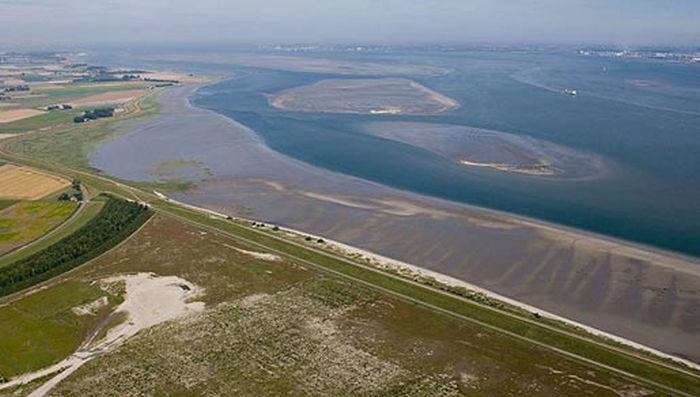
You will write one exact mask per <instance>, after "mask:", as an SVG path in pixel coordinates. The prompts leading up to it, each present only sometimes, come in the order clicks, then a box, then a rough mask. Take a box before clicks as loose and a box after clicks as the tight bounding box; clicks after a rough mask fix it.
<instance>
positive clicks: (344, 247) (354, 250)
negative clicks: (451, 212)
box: [153, 190, 700, 371]
mask: <svg viewBox="0 0 700 397" xmlns="http://www.w3.org/2000/svg"><path fill="white" fill-rule="evenodd" d="M153 194H155V195H156V196H157V197H158V198H160V199H161V200H164V201H166V202H170V203H173V204H177V205H180V206H183V207H185V208H188V209H191V210H194V211H198V212H201V213H205V214H208V215H209V216H210V217H213V218H218V219H221V220H234V221H240V222H248V223H251V222H259V223H264V222H261V221H258V220H255V219H249V218H244V217H240V216H234V215H227V214H224V213H221V212H218V211H214V210H211V209H208V208H205V207H199V206H196V205H193V204H188V203H185V202H183V201H179V200H175V199H172V198H170V197H168V196H167V195H165V194H163V193H160V192H158V191H155V190H154V191H153ZM229 218H230V219H229ZM275 226H277V225H275ZM277 227H279V230H280V231H282V232H285V233H288V234H292V235H293V236H296V237H301V238H303V237H306V236H309V237H311V238H313V239H323V240H324V241H325V242H326V243H327V244H329V245H331V246H334V247H336V248H340V250H341V251H342V252H345V253H348V254H359V255H361V256H362V257H364V258H366V259H369V260H370V261H372V260H374V261H376V262H379V264H380V266H376V265H371V264H370V266H372V267H375V268H379V269H380V270H384V269H382V267H381V266H382V265H384V266H386V267H387V268H389V269H392V268H393V269H394V270H408V271H409V272H412V273H413V274H414V275H417V276H422V277H427V278H432V279H434V280H436V281H438V282H440V283H442V284H444V285H446V286H450V287H458V288H465V289H467V290H469V291H473V292H476V293H480V294H483V295H484V296H486V297H488V298H491V299H495V300H497V301H501V302H503V303H506V304H508V305H511V306H514V307H517V308H519V309H522V310H525V311H528V312H532V313H538V314H539V315H541V316H542V317H545V318H548V319H550V320H555V321H559V322H562V323H564V324H566V325H569V326H573V327H575V328H578V329H581V330H583V331H585V332H586V333H589V334H591V335H593V336H597V337H602V338H605V339H609V340H611V341H614V342H617V343H620V344H622V345H625V346H627V347H631V348H634V349H638V350H641V351H644V352H646V353H651V354H653V355H655V356H657V357H659V358H663V359H668V360H672V361H674V362H676V363H678V364H683V365H685V366H687V367H689V368H692V369H695V370H699V371H700V363H696V362H694V361H690V360H687V359H684V358H682V357H678V356H675V355H672V354H669V353H664V352H662V351H660V350H657V349H655V348H653V347H650V346H646V345H644V344H642V343H639V342H635V341H632V340H629V339H627V338H624V337H622V336H619V335H615V334H612V333H609V332H606V331H603V330H600V329H598V328H595V327H592V326H589V325H585V324H582V323H580V322H577V321H574V320H571V319H568V318H566V317H563V316H560V315H557V314H554V313H551V312H548V311H546V310H543V309H540V308H538V307H535V306H532V305H530V304H527V303H524V302H521V301H518V300H516V299H512V298H509V297H507V296H504V295H501V294H498V293H496V292H493V291H491V290H489V289H486V288H483V287H479V286H477V285H474V284H471V283H469V282H467V281H464V280H460V279H457V278H455V277H452V276H449V275H446V274H442V273H439V272H436V271H433V270H429V269H424V268H422V267H420V266H416V265H412V264H410V263H407V262H403V261H399V260H396V259H392V258H388V257H386V256H383V255H380V254H376V253H374V252H371V251H368V250H366V249H362V248H358V247H353V246H351V245H348V244H345V243H342V242H339V241H336V240H333V239H329V238H327V237H325V236H320V235H315V234H312V233H307V232H304V231H301V230H297V229H293V228H290V227H287V226H277ZM323 251H325V250H323ZM399 277H401V278H406V279H408V277H406V276H405V275H400V276H399ZM421 284H422V283H421ZM451 295H454V296H458V295H456V294H451Z"/></svg>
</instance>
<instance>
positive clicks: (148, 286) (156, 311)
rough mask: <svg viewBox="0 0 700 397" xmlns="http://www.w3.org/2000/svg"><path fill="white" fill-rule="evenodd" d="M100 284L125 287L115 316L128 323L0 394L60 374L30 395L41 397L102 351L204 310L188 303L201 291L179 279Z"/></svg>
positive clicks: (131, 278)
mask: <svg viewBox="0 0 700 397" xmlns="http://www.w3.org/2000/svg"><path fill="white" fill-rule="evenodd" d="M103 281H104V282H108V283H109V282H119V281H124V283H125V284H126V296H125V298H124V302H122V304H121V305H119V307H117V309H116V310H115V312H124V313H126V314H127V320H126V321H125V322H123V323H122V324H119V325H117V326H116V327H114V328H112V329H110V330H109V331H108V332H107V335H106V336H105V337H104V338H103V339H101V340H99V341H97V342H94V343H90V338H88V340H87V343H86V346H83V347H81V348H80V349H78V351H76V352H75V353H73V354H72V355H71V356H70V357H68V358H66V359H65V360H63V361H61V362H59V363H57V364H54V365H52V366H50V367H47V368H44V369H41V370H39V371H36V372H31V373H28V374H24V375H21V376H19V377H17V378H14V379H12V380H10V381H9V382H6V383H3V384H0V390H2V389H6V388H10V387H14V386H18V385H21V384H25V383H28V382H31V381H33V380H36V379H39V378H41V377H44V376H47V375H50V374H52V373H55V372H58V371H62V372H61V373H59V374H58V375H56V376H54V377H53V378H51V379H49V380H48V381H47V382H46V383H44V384H43V385H41V386H40V387H39V388H38V389H36V390H34V391H33V392H32V393H31V394H30V395H29V396H31V397H40V396H43V395H45V394H46V393H47V392H49V391H50V390H51V389H52V388H53V387H54V386H56V385H57V384H58V383H59V382H60V381H61V380H63V379H65V378H66V377H68V376H69V375H70V374H72V373H73V372H75V371H76V370H77V369H78V368H80V367H81V366H82V365H83V364H85V363H86V362H88V361H90V360H91V359H93V358H95V357H97V356H99V355H100V354H102V353H104V352H105V351H108V350H110V349H114V348H116V347H117V346H119V345H120V344H122V343H124V342H125V341H126V340H127V339H128V338H130V337H132V336H134V335H136V334H137V333H138V332H139V331H141V330H142V329H146V328H149V327H152V326H154V325H156V324H160V323H162V322H165V321H169V320H174V319H176V318H178V317H182V316H185V315H187V314H191V313H196V312H199V311H202V310H203V309H204V303H203V302H189V301H190V300H191V299H193V298H196V297H197V296H200V295H201V294H202V289H201V288H199V287H197V286H195V285H193V284H191V283H189V282H187V281H185V280H183V279H181V278H179V277H175V276H166V277H158V276H156V275H154V274H152V273H138V274H133V275H126V276H119V277H113V278H109V279H106V280H103ZM96 333H97V332H96ZM96 333H95V334H96ZM93 335H94V334H93Z"/></svg>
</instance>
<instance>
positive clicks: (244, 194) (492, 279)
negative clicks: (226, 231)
mask: <svg viewBox="0 0 700 397" xmlns="http://www.w3.org/2000/svg"><path fill="white" fill-rule="evenodd" d="M194 88H195V86H191V85H190V86H183V87H176V88H172V89H170V90H167V91H165V92H164V94H163V97H162V102H163V106H164V111H163V113H162V114H161V115H159V116H156V117H155V118H153V119H150V120H139V121H138V122H136V123H134V124H133V125H131V126H130V128H131V132H130V133H127V134H124V135H121V136H119V137H118V138H116V139H115V140H112V141H108V142H106V143H104V144H103V145H101V146H100V147H99V148H98V149H97V150H96V151H95V152H94V153H93V156H92V165H93V166H94V167H96V168H99V169H102V170H104V171H106V172H108V173H109V174H111V175H114V176H117V177H120V178H125V179H132V180H149V179H150V178H151V175H150V172H151V170H152V169H153V166H154V165H156V164H159V163H163V162H166V161H169V160H173V159H187V160H188V161H193V162H197V163H198V164H200V163H201V164H202V165H203V166H206V167H207V169H208V170H209V173H210V175H208V176H207V177H206V178H204V179H202V180H200V181H198V183H197V187H196V188H195V189H193V190H190V191H187V192H183V193H179V194H177V195H175V196H174V198H176V199H178V200H182V201H185V202H188V203H191V204H195V205H201V206H204V207H207V208H211V209H214V210H217V211H222V212H226V213H230V214H232V215H238V216H243V217H249V218H254V219H258V220H261V221H264V222H268V223H274V224H280V225H285V226H289V227H292V228H295V229H299V230H303V231H306V232H308V233H314V234H318V235H324V236H328V237H330V238H333V239H334V240H337V241H341V242H344V243H347V244H350V245H354V246H357V247H360V248H363V249H367V250H369V251H372V252H376V253H378V254H381V255H385V256H388V257H392V258H396V259H398V260H403V261H405V262H408V263H411V264H415V265H418V266H421V267H424V268H427V269H431V270H435V271H438V272H440V273H444V274H447V275H451V276H454V277H456V278H459V279H463V280H467V281H469V282H471V283H473V284H476V285H479V286H481V287H484V288H487V289H490V290H492V291H494V292H497V293H500V294H502V295H505V296H508V297H511V298H514V299H517V300H520V301H523V302H525V303H528V304H531V305H533V306H536V307H540V308H542V309H544V310H547V311H550V312H553V313H555V314H559V315H562V316H564V317H568V318H571V319H573V320H576V321H579V322H582V323H585V324H589V325H591V326H595V327H597V328H599V329H601V330H604V331H607V332H610V333H613V334H616V335H620V336H623V337H626V338H628V339H631V340H634V341H636V342H640V343H643V344H646V345H649V346H651V347H655V348H657V349H660V350H662V351H665V352H669V353H673V354H677V355H679V356H683V357H688V358H690V359H692V360H695V361H698V360H700V346H698V345H697V343H696V340H697V333H698V332H699V331H700V311H699V310H698V309H697V308H698V307H700V292H699V291H700V266H699V264H698V263H697V261H696V260H694V259H689V258H685V257H681V256H678V255H674V254H667V253H663V252H659V251H655V250H654V249H649V248H646V247H641V246H636V245H632V244H628V243H622V242H619V241H613V240H611V239H606V238H601V237H599V236H595V235H591V234H586V233H582V232H578V231H573V230H569V229H564V228H561V227H556V226H552V225H549V224H545V223H542V222H537V221H533V220H530V219H526V218H521V217H516V216H512V215H508V214H503V213H498V212H494V211H487V210H484V209H480V208H475V207H472V206H468V205H464V204H459V203H455V202H450V201H446V200H441V199H438V198H431V197H427V196H423V195H419V194H416V193H410V192H407V191H403V190H398V189H394V188H390V187H387V186H383V185H380V184H377V183H374V182H370V181H367V180H364V179H361V178H356V177H352V176H348V175H343V174H339V173H335V172H331V171H328V170H323V169H321V168H319V167H314V166H312V165H309V164H307V163H304V162H301V161H298V160H295V159H293V158H290V157H288V156H285V155H282V154H280V153H279V152H277V151H274V150H272V149H270V148H269V147H268V146H267V145H265V143H264V142H263V141H262V140H261V139H260V137H259V136H258V135H257V134H256V133H254V132H253V131H251V130H250V129H248V128H246V127H245V126H243V125H241V124H239V123H238V122H236V121H234V120H231V119H230V118H227V117H224V116H222V115H219V114H216V113H214V112H211V111H208V110H204V109H200V108H196V107H193V106H191V105H190V104H189V102H188V100H187V97H188V96H190V95H191V94H192V92H193V89H194ZM154 148H155V149H154Z"/></svg>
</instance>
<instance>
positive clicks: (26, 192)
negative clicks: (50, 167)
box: [0, 164, 70, 200]
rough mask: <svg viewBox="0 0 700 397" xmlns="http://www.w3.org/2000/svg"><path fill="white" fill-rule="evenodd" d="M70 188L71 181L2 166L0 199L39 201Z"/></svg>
mask: <svg viewBox="0 0 700 397" xmlns="http://www.w3.org/2000/svg"><path fill="white" fill-rule="evenodd" d="M68 186H70V181H68V180H67V179H64V178H59V177H57V176H54V175H50V174H47V173H44V172H42V171H38V170H34V169H31V168H27V167H18V166H16V165H13V164H5V165H2V166H0V199H5V200H8V199H9V200H37V199H40V198H42V197H45V196H47V195H49V194H51V193H54V192H56V191H58V190H61V189H64V188H66V187H68Z"/></svg>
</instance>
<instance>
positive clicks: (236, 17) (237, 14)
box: [0, 0, 700, 50]
mask: <svg viewBox="0 0 700 397" xmlns="http://www.w3.org/2000/svg"><path fill="white" fill-rule="evenodd" d="M100 42H124V43H128V44H131V43H138V42H145V43H161V42H168V43H192V42H194V43H198V42H211V43H231V44H237V43H279V42H283V43H298V42H367V43H409V42H447V43H449V42H465V43H469V42H493V43H528V42H530V43H610V44H618V45H634V44H644V43H648V44H682V45H700V0H588V1H586V0H297V1H295V0H288V1H283V0H230V1H223V0H170V1H166V0H73V1H69V0H0V50H1V49H2V48H7V47H14V46H17V45H35V46H36V45H38V46H43V45H51V44H78V45H81V44H91V43H100Z"/></svg>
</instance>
